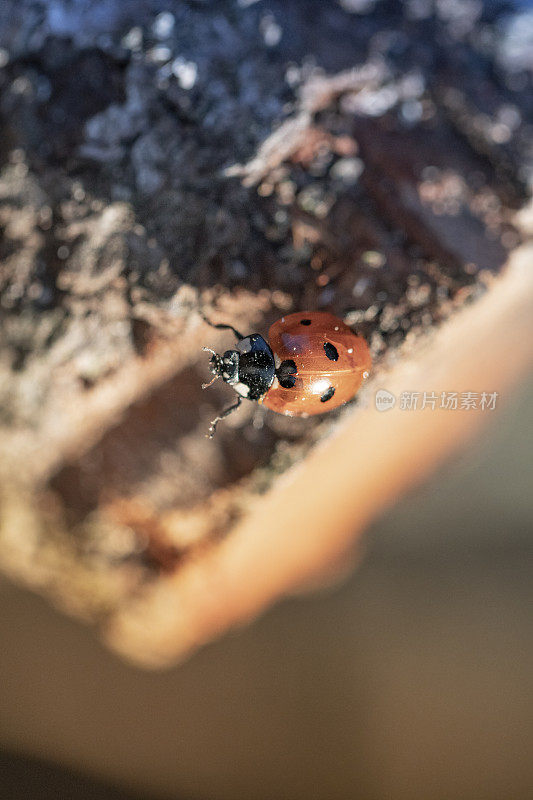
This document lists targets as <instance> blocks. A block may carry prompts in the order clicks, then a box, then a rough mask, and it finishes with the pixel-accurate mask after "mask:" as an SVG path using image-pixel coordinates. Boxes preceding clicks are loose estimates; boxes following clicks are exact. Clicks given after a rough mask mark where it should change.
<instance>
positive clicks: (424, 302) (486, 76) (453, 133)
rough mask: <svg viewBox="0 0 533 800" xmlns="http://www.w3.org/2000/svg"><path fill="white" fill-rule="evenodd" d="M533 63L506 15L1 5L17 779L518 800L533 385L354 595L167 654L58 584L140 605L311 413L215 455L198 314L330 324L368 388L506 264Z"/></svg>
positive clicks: (16, 794) (117, 786)
mask: <svg viewBox="0 0 533 800" xmlns="http://www.w3.org/2000/svg"><path fill="white" fill-rule="evenodd" d="M532 73H533V3H531V2H526V1H525V0H522V1H521V2H519V1H518V0H513V1H512V2H511V1H507V0H506V1H505V2H504V1H503V0H486V2H481V0H403V2H399V0H212V1H211V0H182V1H181V2H180V1H179V0H168V2H164V0H131V2H130V1H129V0H128V2H127V3H125V2H120V0H94V2H91V0H18V2H14V1H13V0H4V2H3V3H2V4H1V5H0V125H1V134H2V135H1V136H0V231H1V235H2V238H1V241H0V314H1V315H2V319H1V321H2V323H3V324H2V325H0V348H1V358H0V485H1V489H2V494H1V495H0V499H2V502H4V501H5V499H6V498H7V497H8V492H7V491H6V492H5V494H4V489H5V487H8V489H9V491H10V492H12V494H9V501H10V503H12V505H10V506H9V513H8V514H7V515H6V519H7V523H5V520H4V516H2V515H1V514H0V563H1V565H2V569H3V570H4V571H5V572H6V574H9V575H10V576H11V578H12V579H13V580H12V581H10V580H9V579H8V578H4V577H0V748H1V754H0V798H1V800H4V798H5V800H11V798H13V800H15V798H17V800H18V798H28V800H48V799H49V798H50V799H51V798H63V797H64V798H80V800H89V798H91V799H92V800H113V798H116V800H119V798H123V800H126V798H131V800H133V798H146V800H170V798H173V800H241V798H242V800H244V799H245V798H246V799H248V798H250V797H253V798H254V799H255V800H271V798H274V797H275V798H283V799H285V798H286V799H287V800H300V798H301V799H302V800H304V798H305V800H314V799H315V798H316V800H357V798H362V799H365V800H366V799H368V800H382V798H394V799H396V798H398V800H404V799H405V800H418V798H420V800H422V799H423V800H439V799H440V798H442V800H451V799H455V798H458V799H459V798H461V800H462V799H463V798H468V800H478V799H479V800H492V799H494V800H501V798H506V800H507V799H509V800H510V798H513V800H522V798H523V799H524V800H526V798H527V799H528V800H529V798H531V797H532V796H533V670H532V668H531V665H532V659H533V626H532V624H531V616H532V609H533V581H532V577H533V570H532V567H533V544H532V540H531V533H532V528H533V524H532V523H533V498H532V494H533V493H532V458H531V454H532V452H533V404H532V402H531V396H532V392H533V379H532V377H531V376H529V377H528V376H524V377H523V379H522V382H521V384H520V385H519V386H518V387H517V388H516V389H515V390H513V391H511V390H509V393H508V394H507V395H505V396H502V397H501V398H499V401H498V407H497V409H496V410H495V411H494V412H487V414H488V413H490V414H491V415H493V417H492V418H491V424H490V425H488V426H487V427H486V428H485V429H484V430H483V432H482V434H481V435H480V436H479V438H478V439H476V440H475V441H473V442H471V443H469V444H468V445H467V446H466V447H465V448H464V449H463V451H462V452H461V453H460V455H459V456H456V457H454V459H453V460H451V461H449V462H448V463H447V464H446V465H445V466H444V467H443V468H441V469H440V470H439V472H438V474H436V475H435V476H434V477H433V478H432V479H431V480H430V481H428V482H427V483H426V484H425V485H424V486H421V487H419V488H417V489H416V490H415V491H413V492H411V493H410V494H409V496H407V497H405V498H404V499H403V500H402V501H401V502H399V503H398V504H397V505H396V506H395V507H394V508H393V509H390V510H389V511H387V513H384V514H382V516H381V517H380V519H378V520H377V521H376V522H375V523H374V524H373V525H372V526H371V528H370V529H369V530H368V531H367V533H366V535H365V538H364V547H363V549H362V553H361V559H360V563H359V564H358V567H357V569H356V571H355V572H354V574H353V575H352V576H351V577H350V578H349V579H348V580H346V582H344V583H342V584H340V585H335V586H330V587H329V588H327V589H325V588H324V589H322V590H320V591H318V592H317V593H315V594H313V595H312V596H302V597H299V596H295V597H293V598H291V599H288V600H285V601H283V603H281V604H280V605H278V606H277V607H275V608H273V609H271V610H269V611H268V612H267V613H265V614H264V615H263V616H261V617H260V618H259V620H257V621H255V622H254V623H253V624H250V625H249V626H243V627H242V628H240V629H239V630H237V631H236V632H235V631H233V632H232V633H230V634H229V635H226V637H225V638H223V639H222V640H220V641H218V642H215V643H213V644H210V645H208V646H206V647H204V648H203V649H201V650H200V651H198V652H196V653H195V654H193V656H192V657H191V658H190V659H189V660H188V661H186V662H185V663H183V664H181V665H179V666H175V667H173V668H171V669H168V670H166V671H161V672H153V673H147V672H143V671H142V670H140V669H138V668H136V667H135V666H133V665H131V664H129V663H127V662H126V661H123V660H120V659H119V658H118V656H116V655H113V654H112V653H111V652H109V650H107V649H106V648H105V646H104V645H103V644H101V643H100V642H99V641H98V639H97V636H96V634H95V632H94V631H93V630H92V629H90V628H88V627H84V626H83V625H82V624H80V622H79V621H77V620H76V621H75V620H72V619H69V618H67V617H65V616H63V615H62V614H61V613H60V612H58V611H56V610H55V608H54V604H53V602H50V598H51V597H52V598H56V600H57V601H58V605H60V606H61V607H62V608H63V609H65V608H66V609H68V610H69V611H71V612H72V613H73V614H78V615H79V616H81V617H82V618H83V619H84V620H85V621H89V622H93V623H96V624H98V623H101V622H102V620H103V619H108V618H109V617H111V616H112V614H113V613H115V612H117V611H118V612H120V611H121V609H122V607H123V606H124V607H127V608H129V602H130V600H131V598H132V597H136V596H137V595H139V594H141V595H142V593H143V591H144V590H145V589H146V588H147V587H152V586H154V585H157V582H158V581H161V582H163V581H164V580H165V578H166V577H167V576H168V575H169V574H173V571H175V572H176V573H178V574H179V569H180V564H181V561H180V559H181V558H182V557H183V556H185V559H186V557H187V554H188V553H190V552H192V553H193V557H194V555H195V554H196V553H197V552H198V551H200V552H202V550H201V548H202V547H203V546H204V545H205V544H206V543H207V549H208V548H209V546H211V545H213V544H214V546H216V544H217V542H219V541H220V538H221V537H222V535H223V534H224V533H225V532H227V531H229V530H231V525H232V524H233V522H234V521H235V520H236V519H238V518H239V514H241V513H242V510H243V508H244V509H246V508H247V503H250V504H253V497H252V495H253V496H254V497H255V495H258V494H260V493H261V492H264V491H266V490H267V489H268V487H269V486H270V483H271V482H273V481H274V480H275V477H276V476H277V475H278V474H279V473H280V472H282V471H283V470H284V469H285V468H286V467H288V466H289V465H290V464H291V463H293V462H295V461H298V460H299V459H300V458H302V457H304V456H305V453H306V452H307V447H308V446H309V444H310V443H312V442H316V441H318V440H319V439H320V438H321V436H322V435H324V437H325V436H326V435H327V434H328V433H329V432H330V428H328V427H327V426H328V422H327V421H326V422H321V421H317V420H314V421H313V420H287V419H285V418H283V417H281V416H276V415H273V414H272V415H265V414H264V413H263V410H262V409H258V408H256V407H255V406H254V408H249V407H248V409H243V412H242V414H241V416H237V415H236V417H235V419H232V421H231V423H228V425H227V426H224V428H223V430H222V432H221V434H220V436H218V437H217V439H216V440H215V442H214V444H212V445H211V443H209V445H207V444H206V440H205V435H204V434H205V431H206V429H207V424H208V421H209V420H210V418H211V417H212V416H213V410H214V409H216V410H218V409H219V408H220V407H221V406H222V404H223V403H224V401H225V399H227V395H225V394H224V389H222V390H220V387H218V386H215V387H214V389H213V393H212V394H209V395H207V393H206V394H204V393H202V390H201V388H200V387H201V383H202V380H203V379H205V377H206V364H205V359H204V355H205V354H201V353H200V346H201V345H202V344H205V338H202V337H203V336H204V334H202V332H201V331H199V330H198V314H197V308H198V307H200V306H204V305H205V306H207V307H209V306H210V304H211V305H212V306H215V307H217V308H218V309H220V308H222V309H223V313H224V314H225V315H226V316H227V317H228V318H229V319H231V321H232V323H234V324H236V325H237V327H241V322H243V323H244V324H246V325H248V323H250V325H251V324H252V323H253V324H254V325H255V324H256V322H258V321H259V322H260V324H261V325H262V329H263V328H265V329H268V324H269V323H270V322H272V321H273V320H275V319H277V318H278V317H279V316H280V315H281V313H283V311H284V310H288V309H295V308H304V307H309V308H328V309H331V310H333V311H335V313H337V314H339V315H342V316H343V317H344V318H346V319H347V320H348V321H349V323H350V324H353V325H356V326H358V330H361V331H362V332H363V333H364V335H365V336H366V337H367V338H368V340H369V344H370V346H371V348H372V353H373V356H374V360H375V364H376V371H377V372H378V374H379V370H380V369H381V368H382V367H385V368H386V367H387V365H389V366H390V364H391V363H392V364H394V360H395V359H401V358H402V357H403V356H405V353H406V345H407V349H408V346H409V342H411V341H412V342H415V341H418V340H419V339H423V338H424V336H425V334H427V333H428V332H430V331H431V330H432V329H433V328H434V327H436V326H438V325H439V324H440V323H441V322H443V321H445V320H447V319H448V318H450V317H452V315H453V314H454V313H455V312H456V311H457V310H459V309H462V308H463V306H466V305H468V304H469V303H470V302H475V301H476V300H478V299H479V298H480V297H481V296H482V295H483V294H484V292H486V291H487V289H489V290H490V289H491V287H493V286H494V285H495V283H494V278H495V277H497V276H498V275H499V273H500V272H501V270H502V268H503V265H504V264H505V262H506V260H507V257H508V254H509V253H510V252H511V251H513V250H514V249H515V248H516V247H518V246H519V245H520V244H521V243H523V242H524V240H525V239H527V236H528V235H529V234H531V219H530V220H529V223H528V224H529V234H528V228H527V225H523V226H522V228H519V226H516V225H515V221H514V220H515V217H514V214H515V213H516V212H517V211H518V209H520V208H522V207H523V206H525V205H527V203H528V201H529V200H530V197H531V186H532V183H533V177H532V176H533V150H532V142H533V128H532V122H531V111H532V109H533V82H532ZM287 122H289V125H288V126H287V127H285V128H282V129H281V130H282V135H281V136H279V137H278V139H277V140H276V138H275V133H276V131H279V129H280V126H281V125H283V124H286V123H287ZM273 133H274V140H273V139H272V138H271V137H272V134H273ZM265 142H267V143H269V146H268V147H266V148H265ZM496 283H497V282H496ZM235 315H240V317H239V316H235ZM180 326H181V327H180ZM496 335H497V332H496ZM409 337H411V338H409ZM210 341H211V340H210ZM169 342H171V343H172V346H171V347H167V345H168V343H169ZM517 344H520V343H517ZM173 348H174V349H173ZM402 348H403V349H402ZM517 349H527V348H520V347H517ZM399 354H400V355H399ZM492 368H493V369H495V370H497V368H498V365H493V366H492ZM453 388H454V387H450V389H453ZM487 389H491V387H490V386H488V387H487ZM99 392H101V393H100V394H99ZM102 398H103V399H102ZM250 405H251V404H250ZM215 413H216V412H215ZM239 413H241V412H239ZM329 424H331V423H329ZM320 425H323V427H322V428H321V427H319V426H320ZM409 457H410V454H409V453H406V459H408V458H409ZM17 481H18V482H17ZM21 486H22V487H23V489H21V488H20V487H21ZM250 487H252V488H250ZM254 493H255V494H254ZM13 497H15V500H14V501H13V500H12V498H13ZM43 497H44V501H43ZM28 498H31V500H28V504H27V506H26V500H27V499H28ZM130 502H131V505H129V503H130ZM113 503H115V506H114V508H118V509H119V510H120V511H121V513H124V516H123V517H122V518H119V521H118V523H117V521H116V518H115V519H112V518H111V517H109V518H106V517H105V512H106V510H108V507H110V506H113ZM30 507H31V508H30ZM139 508H140V509H141V511H140V512H139ZM12 509H15V512H14V513H13V511H12ZM102 509H103V512H102ZM124 509H126V511H127V512H128V513H129V516H128V515H127V514H126V513H125V511H124ZM132 509H133V511H132ZM26 512H27V516H25V513H26ZM10 514H11V516H10ZM13 520H14V523H13ZM161 520H163V523H164V524H161V526H160V527H159V523H160V522H161ZM113 526H115V527H113ZM197 545H199V548H198V551H195V550H194V548H195V547H196V546H197ZM187 548H190V550H188V549H187ZM24 586H26V587H27V588H24ZM28 587H31V588H34V589H35V590H36V591H40V592H42V593H43V595H48V599H47V600H45V599H43V598H41V597H40V596H38V595H37V594H34V593H32V592H31V591H30V590H29V588H28ZM106 615H107V616H106ZM131 652H132V653H133V649H132V650H131Z"/></svg>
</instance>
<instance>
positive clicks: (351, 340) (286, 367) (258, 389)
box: [202, 311, 372, 438]
mask: <svg viewBox="0 0 533 800" xmlns="http://www.w3.org/2000/svg"><path fill="white" fill-rule="evenodd" d="M206 322H208V324H209V325H211V326H212V327H213V328H222V329H226V330H230V331H232V332H233V334H234V336H235V337H236V339H237V344H236V345H235V347H234V349H233V350H226V352H225V353H224V355H219V354H218V353H216V352H215V351H214V350H211V348H210V347H204V348H203V349H204V350H206V351H207V352H209V353H212V356H211V360H210V362H209V367H210V369H211V372H212V373H213V375H214V377H213V379H212V380H211V381H210V382H209V383H207V384H204V386H203V387H202V388H204V389H205V388H207V386H211V384H212V383H213V382H214V381H215V380H216V379H217V378H222V380H223V381H224V382H225V383H228V384H229V385H230V386H232V387H233V388H234V389H235V391H236V392H237V395H238V397H237V401H236V402H235V403H234V404H233V405H232V406H230V407H229V408H227V409H226V410H225V411H223V412H222V413H221V414H220V416H218V417H216V418H215V419H214V420H213V422H212V423H211V426H210V428H209V433H208V437H209V438H212V437H213V436H214V433H215V429H216V426H217V423H218V422H219V421H220V420H221V419H224V417H227V416H228V414H230V413H231V412H232V411H234V410H235V409H236V408H238V407H239V406H240V404H241V402H242V399H243V397H244V398H246V399H247V400H255V401H257V402H258V403H262V405H264V406H266V407H267V408H270V409H272V411H276V412H277V413H278V414H285V415H287V416H289V417H307V416H309V415H311V414H322V413H323V412H324V411H331V410H332V409H333V408H337V407H338V406H341V405H342V404H343V403H346V402H347V400H349V399H350V398H351V397H353V395H354V394H355V393H356V392H357V390H358V389H359V387H360V386H361V383H362V381H363V380H364V379H365V378H366V377H367V376H368V372H369V370H370V367H371V364H372V360H371V358H370V352H369V349H368V345H367V343H366V342H365V340H364V339H363V338H361V337H360V336H356V335H355V333H354V332H353V331H352V330H351V328H349V327H348V325H346V324H345V323H344V322H342V320H340V319H338V318H337V317H335V316H333V314H329V313H327V312H324V311H300V312H298V313H295V314H288V315H287V316H285V317H282V318H281V319H280V320H278V321H277V322H275V323H274V324H273V325H272V326H271V327H270V330H269V332H268V338H269V342H267V341H266V340H265V339H264V338H263V337H262V336H260V335H259V334H258V333H252V334H250V335H249V336H243V335H242V334H241V333H239V331H238V330H236V329H235V328H234V327H233V326H232V325H222V324H220V325H215V324H213V323H211V322H209V320H206Z"/></svg>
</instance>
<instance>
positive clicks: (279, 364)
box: [274, 353, 281, 369]
mask: <svg viewBox="0 0 533 800" xmlns="http://www.w3.org/2000/svg"><path fill="white" fill-rule="evenodd" d="M274 364H275V365H276V369H279V368H280V367H281V358H280V357H279V356H278V354H277V353H274Z"/></svg>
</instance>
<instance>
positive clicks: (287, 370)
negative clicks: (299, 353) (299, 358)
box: [276, 358, 298, 389]
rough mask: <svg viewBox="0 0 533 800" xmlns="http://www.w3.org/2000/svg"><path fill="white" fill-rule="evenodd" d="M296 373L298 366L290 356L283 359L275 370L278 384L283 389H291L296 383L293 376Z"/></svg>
mask: <svg viewBox="0 0 533 800" xmlns="http://www.w3.org/2000/svg"><path fill="white" fill-rule="evenodd" d="M297 373H298V367H297V366H296V364H295V362H294V361H293V360H292V358H286V359H285V361H282V362H281V364H280V365H279V367H278V369H277V370H276V375H277V376H278V381H279V385H280V386H283V388H284V389H292V387H293V386H294V384H295V383H296V377H295V376H296V375H297Z"/></svg>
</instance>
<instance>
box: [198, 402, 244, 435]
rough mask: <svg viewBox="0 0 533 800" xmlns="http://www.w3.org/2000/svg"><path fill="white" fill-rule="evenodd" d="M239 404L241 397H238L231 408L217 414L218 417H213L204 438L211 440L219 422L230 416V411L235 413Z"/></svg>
mask: <svg viewBox="0 0 533 800" xmlns="http://www.w3.org/2000/svg"><path fill="white" fill-rule="evenodd" d="M241 402H242V397H238V398H237V400H236V402H235V403H234V404H233V405H232V406H229V408H226V409H225V410H224V411H223V412H222V414H219V416H218V417H215V419H214V420H213V421H212V422H211V425H210V426H209V430H208V432H207V433H206V437H207V438H208V439H212V438H213V436H214V435H215V433H216V429H217V425H218V423H219V422H220V420H221V419H224V417H227V416H228V414H231V412H232V411H236V409H237V408H239V406H240V404H241Z"/></svg>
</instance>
